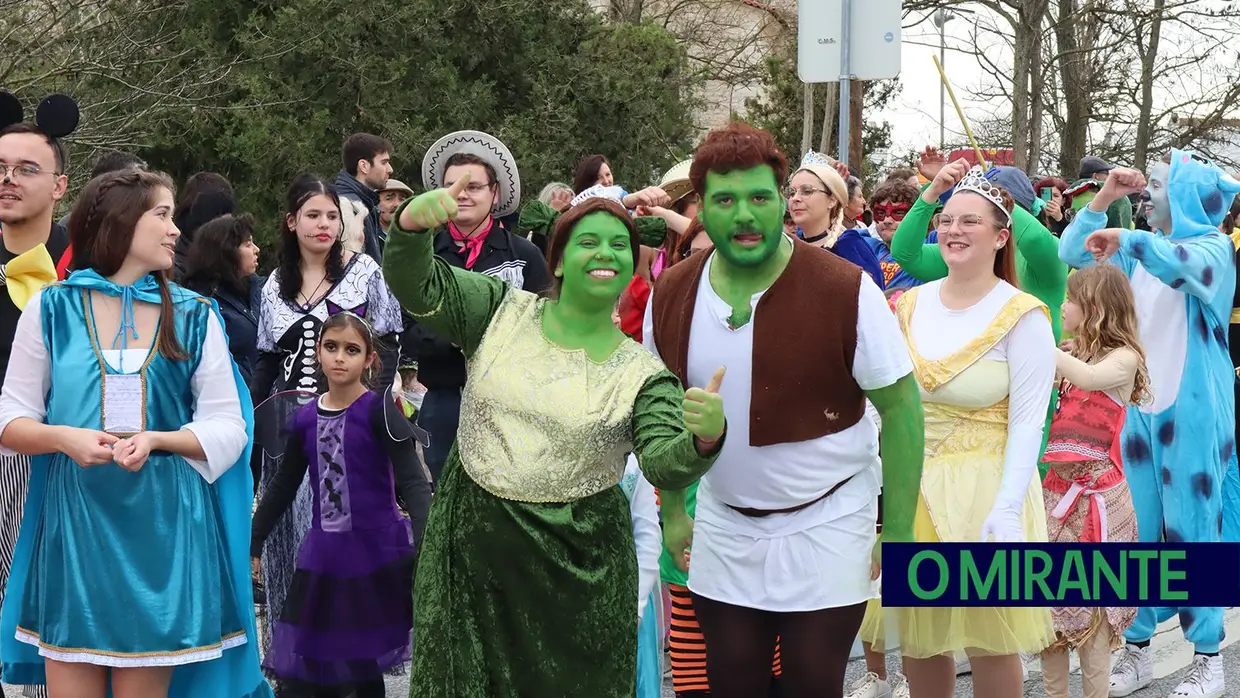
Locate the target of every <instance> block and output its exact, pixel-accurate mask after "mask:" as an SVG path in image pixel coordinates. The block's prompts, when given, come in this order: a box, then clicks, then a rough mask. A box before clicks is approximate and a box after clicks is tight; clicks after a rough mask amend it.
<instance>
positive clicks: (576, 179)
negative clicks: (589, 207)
mask: <svg viewBox="0 0 1240 698" xmlns="http://www.w3.org/2000/svg"><path fill="white" fill-rule="evenodd" d="M603 165H607V166H608V167H611V163H610V162H607V157H606V156H603V155H591V156H589V157H587V158H586V159H584V160H582V161H581V162H579V163H577V171H576V172H574V173H573V193H574V194H580V193H581V192H583V191H585V190H587V189H589V188H590V187H592V186H594V185H595V184H598V171H599V170H601V169H603Z"/></svg>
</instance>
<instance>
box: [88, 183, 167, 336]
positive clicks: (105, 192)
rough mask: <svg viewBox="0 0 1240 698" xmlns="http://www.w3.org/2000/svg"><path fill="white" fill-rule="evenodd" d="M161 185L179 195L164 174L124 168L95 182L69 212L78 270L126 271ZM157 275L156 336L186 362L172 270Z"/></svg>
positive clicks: (104, 272)
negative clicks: (170, 285) (135, 238)
mask: <svg viewBox="0 0 1240 698" xmlns="http://www.w3.org/2000/svg"><path fill="white" fill-rule="evenodd" d="M160 189H167V190H168V191H169V192H171V193H172V194H173V195H174V196H175V195H176V187H175V186H173V184H172V180H171V179H169V177H168V175H166V174H163V173H162V172H148V171H146V170H124V171H121V172H112V173H109V174H105V175H103V176H101V177H96V178H94V179H92V180H90V182H89V183H87V185H86V188H85V189H83V190H82V193H81V194H80V195H79V196H78V198H77V202H76V203H74V205H73V211H72V212H71V213H70V214H69V244H71V245H72V246H73V268H74V269H94V270H95V272H96V273H97V274H99V275H100V276H104V277H108V276H112V275H113V274H115V273H116V272H118V271H120V268H121V265H123V264H124V263H125V259H126V258H127V257H128V256H129V248H130V247H131V246H132V245H133V235H134V230H135V229H136V228H137V225H138V221H139V220H140V219H141V218H142V216H144V215H146V212H147V211H150V210H151V208H153V207H154V206H155V201H156V198H155V197H156V196H158V194H159V190H160ZM153 276H154V277H155V281H156V283H157V284H158V285H159V300H160V303H159V333H158V336H157V337H156V340H155V341H156V342H157V343H158V344H159V353H160V354H161V355H162V356H163V357H164V358H165V359H169V360H172V361H183V360H185V359H188V358H189V354H187V353H186V352H185V349H184V348H183V347H182V346H181V341H180V340H179V339H177V329H176V318H175V317H174V316H173V313H174V308H173V304H172V294H171V292H170V291H169V290H168V271H167V270H164V271H158V272H155V273H154V274H153Z"/></svg>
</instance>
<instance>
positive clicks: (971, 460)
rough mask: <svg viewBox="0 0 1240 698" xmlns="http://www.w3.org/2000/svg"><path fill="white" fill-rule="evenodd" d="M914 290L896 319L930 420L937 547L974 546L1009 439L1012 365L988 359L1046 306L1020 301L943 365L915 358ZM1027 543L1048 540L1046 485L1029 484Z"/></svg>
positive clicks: (926, 475) (926, 491)
mask: <svg viewBox="0 0 1240 698" xmlns="http://www.w3.org/2000/svg"><path fill="white" fill-rule="evenodd" d="M919 290H920V289H917V288H914V289H911V290H910V291H908V292H907V293H905V294H904V295H903V296H901V297H900V301H899V303H898V308H897V310H898V315H899V319H900V327H901V329H903V330H904V337H905V341H906V342H907V344H908V350H909V355H910V356H911V357H912V360H913V375H914V376H915V377H916V378H917V383H918V385H919V386H920V387H921V397H922V405H923V408H924V410H925V415H926V460H925V466H924V468H923V471H922V483H921V492H922V498H923V501H924V502H925V504H926V508H927V510H928V511H929V512H930V518H931V519H932V520H933V521H934V527H935V530H936V532H937V533H938V536H939V538H940V540H943V541H945V542H954V541H977V540H979V538H980V535H981V528H982V523H983V522H984V521H985V519H986V516H987V515H988V514H989V513H990V509H991V507H992V506H993V504H994V501H995V497H996V496H998V493H999V483H1000V481H1001V480H1002V476H1003V464H1004V456H1005V451H1006V448H1007V432H1008V391H1009V385H1010V381H1009V377H1008V365H1007V362H1005V361H997V360H994V359H986V358H984V357H985V355H986V353H987V352H989V351H990V350H991V349H992V348H994V346H995V345H996V344H998V343H999V341H1000V340H1002V339H1003V338H1004V337H1005V336H1007V334H1008V333H1009V332H1011V331H1012V328H1014V327H1015V326H1016V323H1017V322H1018V321H1019V320H1020V319H1021V317H1023V316H1024V315H1025V314H1026V313H1028V312H1030V311H1035V310H1038V309H1040V310H1041V312H1044V313H1045V312H1047V310H1046V306H1045V304H1043V303H1042V302H1041V301H1039V300H1038V299H1037V298H1035V297H1033V296H1031V295H1029V294H1027V293H1018V294H1016V295H1015V296H1013V297H1012V298H1011V299H1009V300H1008V301H1007V303H1006V304H1004V306H1003V308H1002V309H1001V310H1000V311H999V312H998V313H997V314H996V315H995V317H994V319H993V320H991V322H990V324H989V325H987V327H986V329H985V330H983V331H982V332H981V334H979V335H977V336H976V337H974V338H973V339H972V340H971V341H969V342H968V343H967V344H965V345H964V346H963V347H961V348H960V349H958V350H956V351H954V352H952V353H951V354H948V355H947V356H945V357H943V358H941V359H927V358H925V357H923V356H922V355H921V354H920V353H919V352H918V351H917V342H916V340H915V338H914V337H913V334H912V319H913V310H914V309H915V308H916V305H917V292H918V291H919ZM1021 519H1022V522H1023V523H1024V528H1025V536H1026V540H1030V541H1037V540H1046V516H1045V513H1044V512H1043V510H1042V487H1041V483H1040V482H1039V481H1038V480H1037V478H1034V479H1033V481H1032V482H1031V483H1030V486H1029V492H1028V494H1027V495H1026V498H1025V506H1024V510H1023V513H1022V517H1021Z"/></svg>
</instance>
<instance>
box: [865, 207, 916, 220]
mask: <svg viewBox="0 0 1240 698" xmlns="http://www.w3.org/2000/svg"><path fill="white" fill-rule="evenodd" d="M910 208H912V206H909V205H908V204H875V205H874V206H872V207H870V210H871V211H873V213H874V222H876V223H877V222H878V221H881V220H883V219H884V218H893V219H895V220H896V221H902V220H904V216H905V215H906V214H907V213H908V211H909V209H910Z"/></svg>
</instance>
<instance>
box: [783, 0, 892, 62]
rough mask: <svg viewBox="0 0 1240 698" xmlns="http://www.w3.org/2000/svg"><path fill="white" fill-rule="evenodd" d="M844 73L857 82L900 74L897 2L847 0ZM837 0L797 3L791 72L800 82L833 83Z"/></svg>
mask: <svg viewBox="0 0 1240 698" xmlns="http://www.w3.org/2000/svg"><path fill="white" fill-rule="evenodd" d="M851 9H852V12H851V14H852V21H851V22H849V24H850V25H851V27H850V29H851V31H850V37H849V38H850V41H849V43H850V44H851V46H850V47H849V48H850V49H851V50H850V51H849V63H850V65H849V68H850V70H849V72H850V73H851V74H852V76H853V77H854V78H856V79H858V80H883V79H886V78H894V77H896V76H897V75H899V74H900V23H901V11H900V0H852V8H851ZM843 10H844V6H843V0H801V1H800V2H798V3H797V16H798V19H797V21H798V23H799V26H798V29H797V75H799V76H800V78H801V81H802V82H838V81H839V79H840V65H841V55H840V54H841V49H842V48H843V47H842V46H841V45H840V41H841V38H840V37H841V35H842V34H843V32H842V31H841V30H842V29H843V27H842V24H843Z"/></svg>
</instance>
